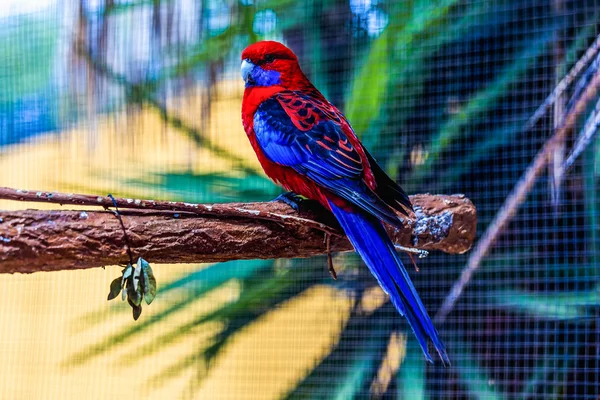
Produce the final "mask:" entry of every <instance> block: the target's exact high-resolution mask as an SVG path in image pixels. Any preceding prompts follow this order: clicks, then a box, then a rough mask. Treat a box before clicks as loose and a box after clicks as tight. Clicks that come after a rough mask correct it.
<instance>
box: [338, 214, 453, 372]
mask: <svg viewBox="0 0 600 400" xmlns="http://www.w3.org/2000/svg"><path fill="white" fill-rule="evenodd" d="M329 204H330V206H331V210H332V211H333V213H334V214H335V216H336V218H337V219H338V221H339V222H340V225H341V226H342V228H343V229H344V232H346V235H347V236H348V238H349V239H350V242H351V243H352V245H353V246H354V248H355V249H356V251H357V253H358V254H359V255H360V256H361V257H362V259H363V260H364V262H365V263H366V264H367V266H368V267H369V269H370V270H371V273H372V274H373V275H374V276H375V278H377V280H378V281H379V284H380V285H381V287H382V288H383V290H384V291H385V292H386V293H387V294H388V295H389V296H390V299H391V301H392V303H393V304H394V306H395V307H396V309H398V311H399V312H400V314H402V315H404V316H405V317H406V319H407V320H408V323H409V324H410V326H411V328H412V330H413V332H414V333H415V336H416V337H417V340H418V341H419V344H420V345H421V348H422V349H423V353H425V357H426V358H427V361H429V362H433V360H432V358H431V356H430V355H429V351H428V350H427V339H428V338H429V339H430V340H431V341H432V342H433V345H434V346H435V348H436V350H437V352H438V354H439V355H440V358H441V359H442V362H443V363H444V364H445V365H449V364H450V359H449V358H448V354H447V353H446V349H445V347H444V344H443V343H442V341H441V340H440V338H439V336H438V333H437V331H436V330H435V328H434V326H433V322H432V321H431V318H429V315H428V314H427V311H426V310H425V306H424V305H423V303H422V302H421V299H420V298H419V295H418V294H417V291H416V289H415V287H414V286H413V284H412V282H411V280H410V277H409V276H408V272H407V271H406V269H405V268H404V265H403V264H402V261H400V257H399V256H398V254H397V253H396V250H395V249H394V245H393V243H392V241H391V240H390V238H389V236H388V235H387V232H386V231H385V229H384V227H383V224H382V223H381V222H380V221H379V220H377V219H376V218H374V217H372V216H370V215H367V214H365V213H364V211H356V212H350V211H345V210H344V209H342V208H340V207H337V206H336V205H335V204H333V202H329Z"/></svg>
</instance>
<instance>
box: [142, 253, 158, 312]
mask: <svg viewBox="0 0 600 400" xmlns="http://www.w3.org/2000/svg"><path fill="white" fill-rule="evenodd" d="M140 260H141V265H142V277H143V283H144V299H145V300H146V304H150V303H152V300H154V298H155V297H156V278H155V277H154V272H153V271H152V267H150V264H149V263H148V261H146V260H144V259H143V258H141V257H140V259H139V260H138V262H140Z"/></svg>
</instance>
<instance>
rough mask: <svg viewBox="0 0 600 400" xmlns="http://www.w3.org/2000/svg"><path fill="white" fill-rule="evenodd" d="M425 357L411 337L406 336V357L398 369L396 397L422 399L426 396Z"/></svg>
mask: <svg viewBox="0 0 600 400" xmlns="http://www.w3.org/2000/svg"><path fill="white" fill-rule="evenodd" d="M425 364H426V361H425V358H424V357H423V352H422V351H421V348H420V347H419V346H418V344H417V343H416V340H414V339H413V338H412V337H410V335H409V338H408V345H407V346H406V357H405V358H404V362H403V363H402V365H401V366H400V370H399V371H398V372H399V373H398V398H399V399H414V400H423V399H425V398H427V396H426V393H427V391H426V386H425V383H426V380H425Z"/></svg>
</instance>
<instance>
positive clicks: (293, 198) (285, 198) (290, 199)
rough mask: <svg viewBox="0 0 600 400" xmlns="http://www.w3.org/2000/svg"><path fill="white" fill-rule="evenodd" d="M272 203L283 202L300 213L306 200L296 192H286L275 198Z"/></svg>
mask: <svg viewBox="0 0 600 400" xmlns="http://www.w3.org/2000/svg"><path fill="white" fill-rule="evenodd" d="M272 201H281V202H283V203H285V204H287V205H288V206H290V207H292V208H293V209H294V210H295V211H297V212H300V207H301V206H302V203H304V202H306V199H304V198H303V197H301V196H299V195H297V194H296V193H294V192H285V193H282V194H280V195H279V196H277V197H275V198H274V199H273V200H272Z"/></svg>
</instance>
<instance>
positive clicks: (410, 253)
mask: <svg viewBox="0 0 600 400" xmlns="http://www.w3.org/2000/svg"><path fill="white" fill-rule="evenodd" d="M394 247H395V248H396V249H397V250H402V251H405V252H407V253H408V256H409V257H410V261H412V263H413V266H414V267H415V271H417V272H419V267H417V262H416V261H415V258H414V257H413V254H417V255H418V256H419V258H425V257H427V256H428V255H429V252H428V251H427V250H421V249H415V248H414V247H404V246H400V245H399V244H395V245H394Z"/></svg>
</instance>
